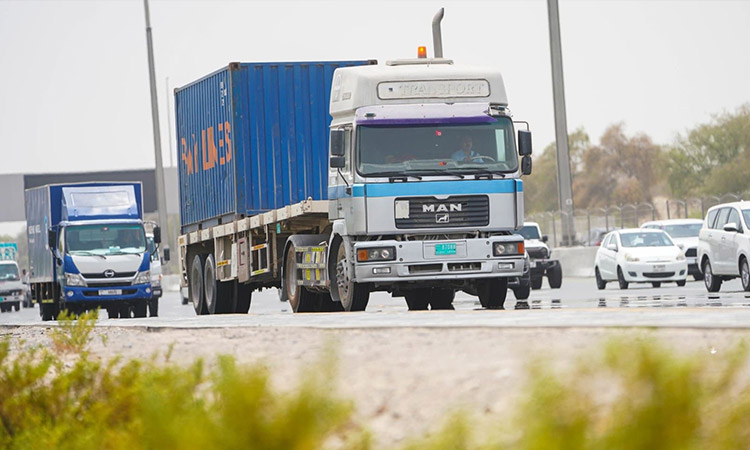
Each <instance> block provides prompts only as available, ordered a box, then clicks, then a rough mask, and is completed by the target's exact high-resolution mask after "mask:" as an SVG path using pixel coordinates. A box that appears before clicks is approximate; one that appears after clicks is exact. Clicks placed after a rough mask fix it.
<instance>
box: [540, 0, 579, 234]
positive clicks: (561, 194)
mask: <svg viewBox="0 0 750 450" xmlns="http://www.w3.org/2000/svg"><path fill="white" fill-rule="evenodd" d="M547 14H548V16H549V46H550V55H551V58H552V95H553V97H554V103H555V143H556V144H557V145H556V147H557V196H558V199H559V202H560V212H561V214H560V216H561V217H560V219H561V222H562V235H563V239H562V241H563V245H573V244H574V243H575V236H576V230H575V218H574V217H573V211H574V208H573V182H572V180H571V178H572V177H571V175H570V150H569V148H568V120H567V117H566V115H565V85H564V83H563V68H562V45H561V44H560V9H559V8H558V4H557V0H547Z"/></svg>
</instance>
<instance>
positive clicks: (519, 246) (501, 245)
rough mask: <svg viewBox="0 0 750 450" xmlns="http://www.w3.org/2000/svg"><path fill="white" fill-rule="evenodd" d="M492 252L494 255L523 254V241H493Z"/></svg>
mask: <svg viewBox="0 0 750 450" xmlns="http://www.w3.org/2000/svg"><path fill="white" fill-rule="evenodd" d="M492 253H493V254H494V255H495V256H506V255H523V242H495V245H494V246H493V247H492Z"/></svg>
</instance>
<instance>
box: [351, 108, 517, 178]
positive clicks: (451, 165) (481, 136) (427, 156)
mask: <svg viewBox="0 0 750 450" xmlns="http://www.w3.org/2000/svg"><path fill="white" fill-rule="evenodd" d="M494 119H496V120H495V121H493V122H490V123H481V124H435V125H409V126H405V125H402V126H398V125H389V126H365V125H360V126H359V128H358V145H357V148H358V150H357V152H358V153H357V154H358V170H359V172H360V173H361V174H362V175H371V176H397V175H409V174H415V175H420V174H423V175H440V174H442V173H453V174H456V173H458V174H468V173H487V172H515V171H516V170H518V159H517V158H516V145H515V140H514V139H513V123H512V122H511V120H510V119H509V118H508V117H497V118H494Z"/></svg>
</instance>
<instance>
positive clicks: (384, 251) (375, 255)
mask: <svg viewBox="0 0 750 450" xmlns="http://www.w3.org/2000/svg"><path fill="white" fill-rule="evenodd" d="M394 259H396V247H380V248H361V249H359V250H357V261H359V262H369V261H393V260H394Z"/></svg>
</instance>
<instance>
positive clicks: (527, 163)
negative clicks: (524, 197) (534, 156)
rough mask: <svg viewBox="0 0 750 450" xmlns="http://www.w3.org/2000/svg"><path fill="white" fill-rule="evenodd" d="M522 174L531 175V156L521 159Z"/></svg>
mask: <svg viewBox="0 0 750 450" xmlns="http://www.w3.org/2000/svg"><path fill="white" fill-rule="evenodd" d="M521 174H522V175H531V156H524V157H523V158H521Z"/></svg>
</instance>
